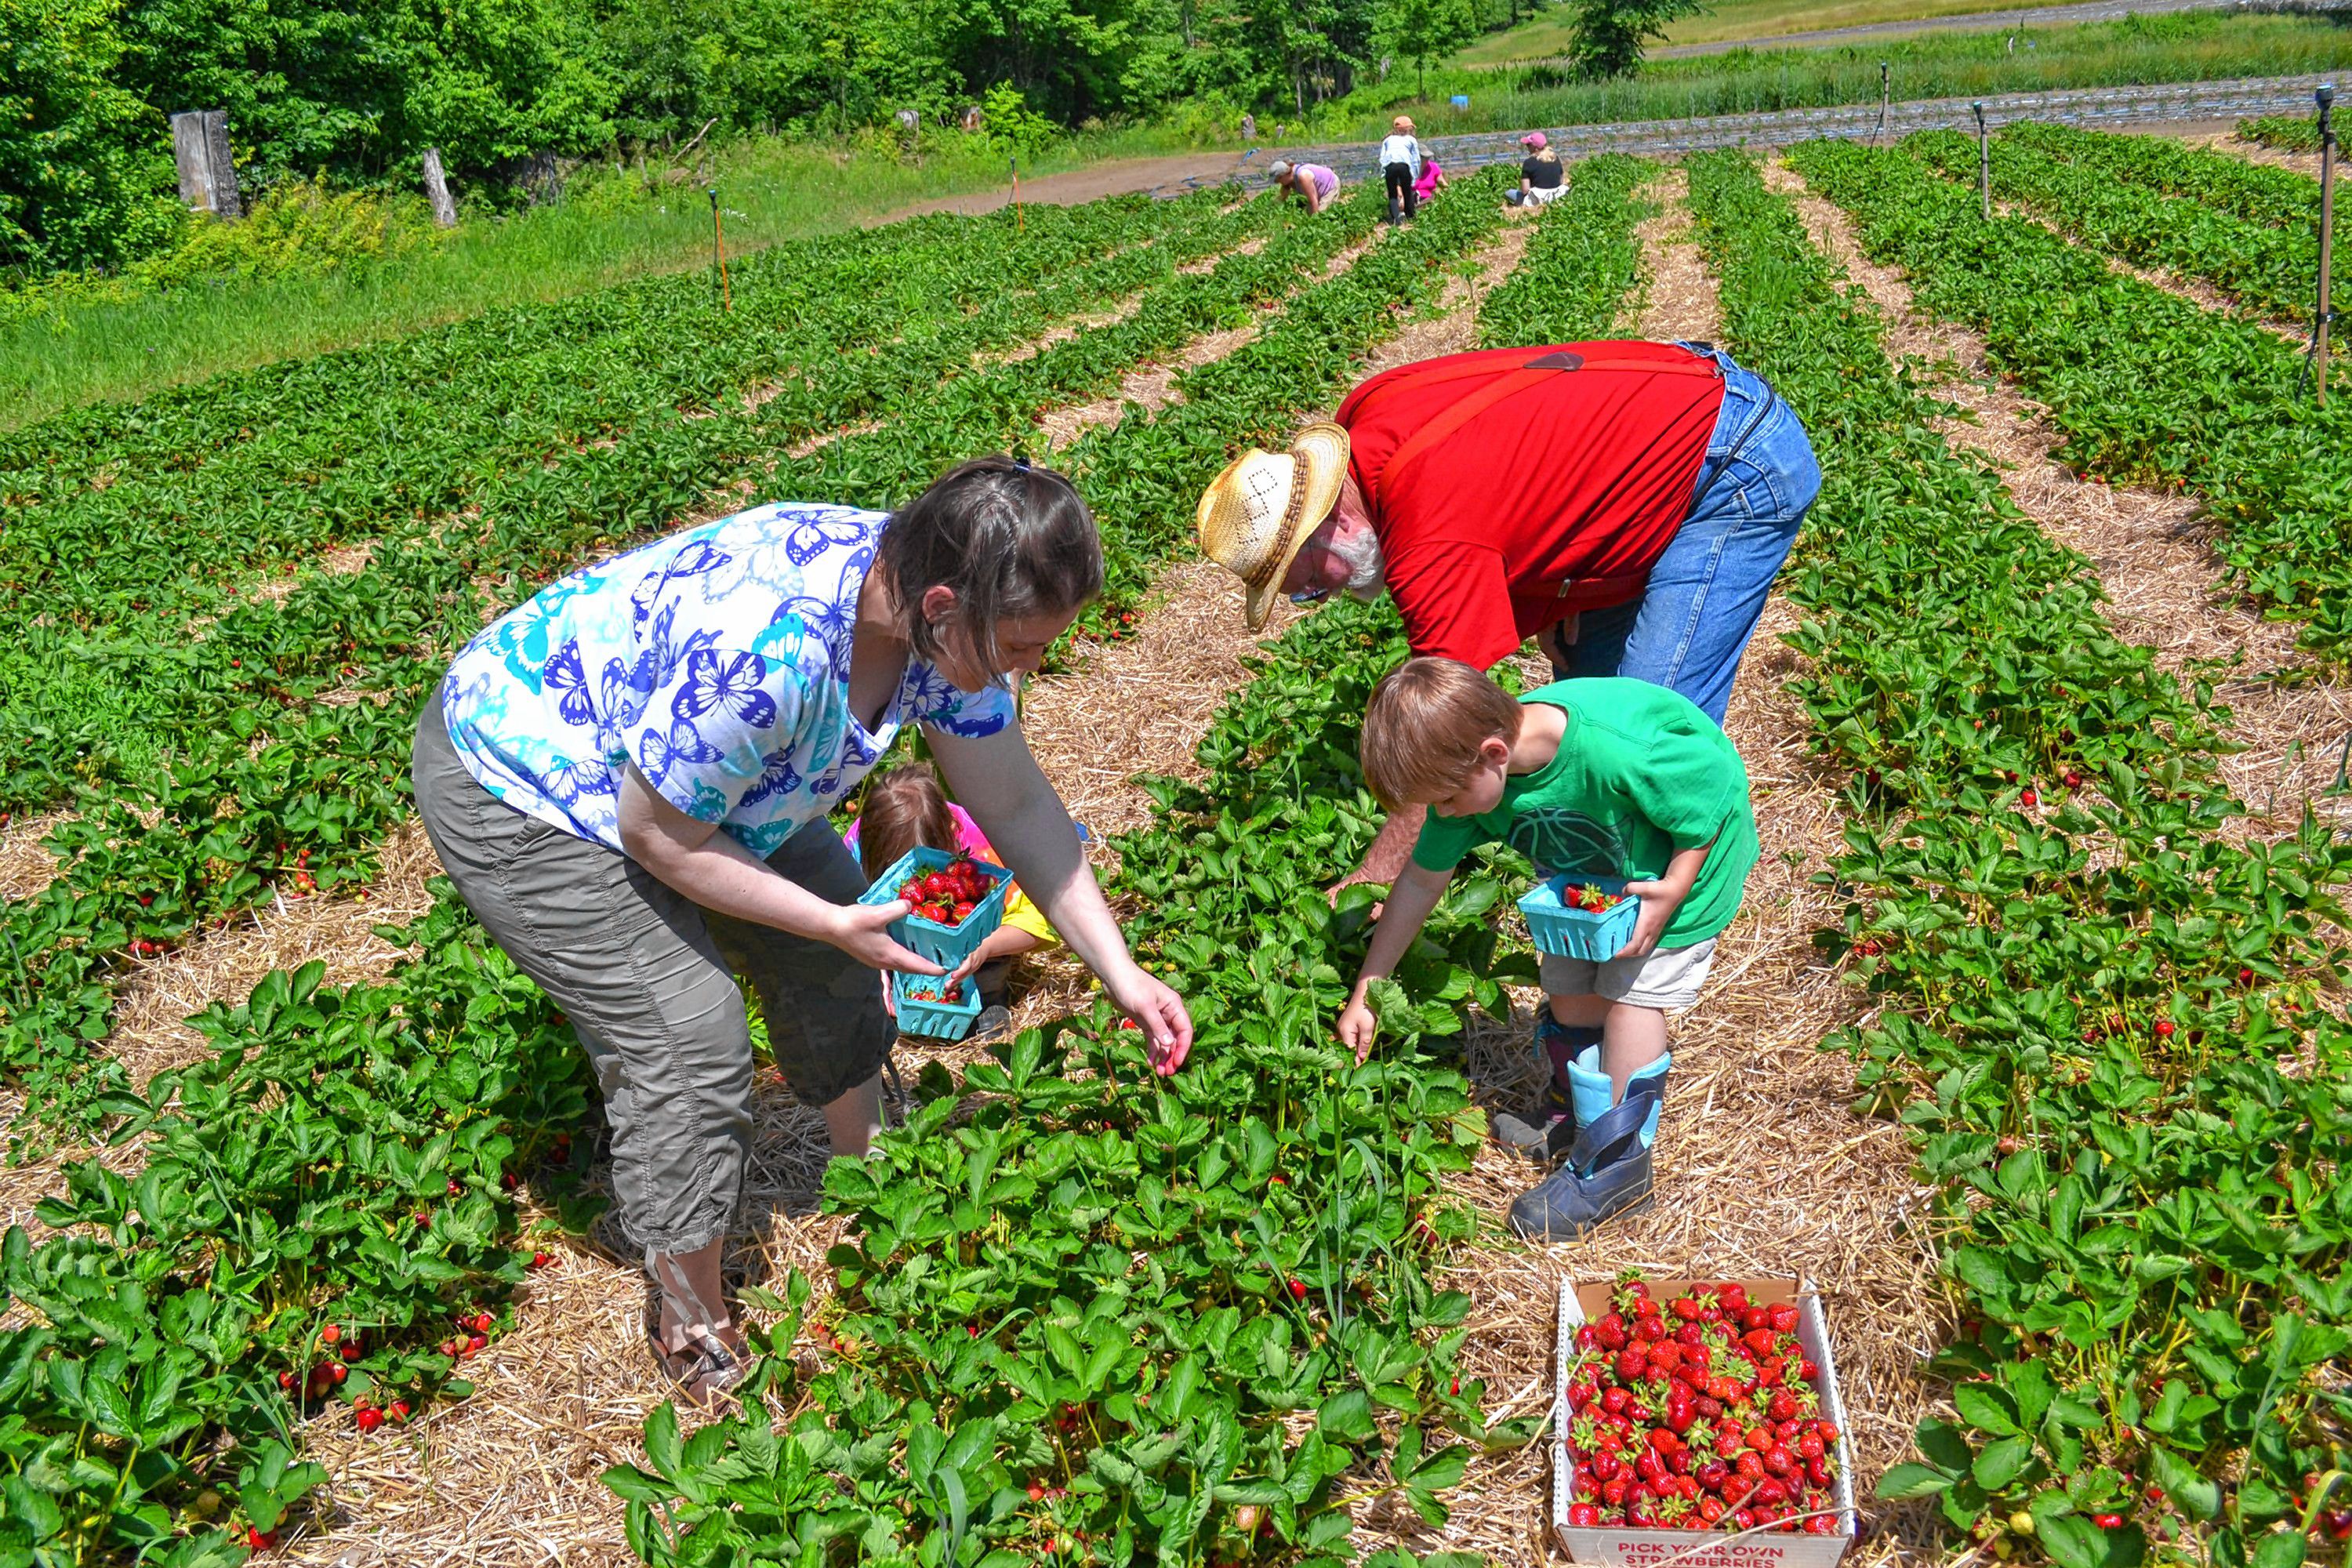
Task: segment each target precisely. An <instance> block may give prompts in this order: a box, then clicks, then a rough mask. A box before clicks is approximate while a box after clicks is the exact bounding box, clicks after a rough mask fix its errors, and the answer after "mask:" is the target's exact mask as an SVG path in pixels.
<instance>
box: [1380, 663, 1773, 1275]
mask: <svg viewBox="0 0 2352 1568" xmlns="http://www.w3.org/2000/svg"><path fill="white" fill-rule="evenodd" d="M1362 756H1363V764H1364V780H1365V783H1366V784H1369V785H1370V787H1371V791H1372V793H1373V795H1377V796H1378V797H1379V798H1380V801H1381V805H1384V806H1386V807H1388V808H1389V809H1390V810H1391V811H1394V810H1397V809H1398V808H1400V807H1402V806H1404V805H1426V806H1428V807H1429V808H1430V816H1429V820H1428V822H1427V824H1426V825H1425V826H1423V828H1422V832H1421V838H1420V840H1419V842H1418V843H1416V844H1415V845H1414V847H1413V852H1412V863H1411V864H1410V865H1408V866H1407V867H1406V868H1405V869H1404V871H1403V872H1402V875H1400V876H1399V877H1398V878H1397V880H1396V885H1395V886H1394V887H1393V888H1392V889H1391V890H1390V893H1389V898H1388V904H1387V907H1386V909H1385V910H1383V911H1382V912H1381V920H1380V923H1379V925H1378V926H1377V927H1375V928H1374V930H1373V931H1372V941H1371V948H1370V952H1367V953H1366V954H1365V956H1364V971H1363V973H1362V974H1361V975H1360V976H1359V977H1358V979H1357V981H1356V988H1355V991H1354V992H1353V994H1350V995H1349V998H1348V1005H1347V1007H1346V1009H1345V1010H1344V1011H1342V1012H1341V1013H1340V1015H1339V1037H1340V1039H1341V1040H1342V1041H1343V1042H1345V1043H1346V1044H1347V1045H1349V1046H1350V1047H1354V1049H1355V1052H1356V1056H1357V1058H1358V1059H1359V1060H1361V1059H1362V1058H1363V1057H1364V1056H1365V1055H1366V1054H1367V1053H1369V1052H1370V1049H1371V1045H1372V1032H1373V1028H1374V1025H1373V1020H1372V1014H1371V1010H1370V1008H1369V1007H1368V1006H1367V1005H1365V1002H1364V995H1365V993H1366V991H1368V990H1369V989H1370V985H1371V983H1372V982H1373V981H1375V980H1378V979H1381V978H1382V977H1383V976H1385V975H1387V974H1388V973H1390V972H1391V970H1393V969H1394V968H1395V967H1396V964H1397V961H1398V960H1399V959H1401V958H1402V957H1403V956H1404V954H1405V951H1406V949H1407V948H1409V947H1410V946H1411V945H1412V939H1413V938H1414V936H1416V935H1417V934H1419V932H1420V931H1421V927H1422V923H1423V921H1426V920H1428V918H1429V914H1430V911H1431V910H1434V909H1435V908H1436V907H1437V900H1438V899H1439V897H1440V896H1441V895H1442V894H1443V893H1444V891H1445V884H1446V882H1447V881H1448V880H1450V879H1452V877H1453V875H1454V867H1456V866H1457V865H1459V864H1461V861H1462V858H1463V857H1464V856H1465V855H1467V854H1468V853H1469V852H1470V851H1471V850H1472V849H1475V848H1476V847H1478V846H1480V845H1482V844H1486V843H1491V842H1494V841H1496V840H1500V841H1502V842H1504V843H1507V844H1508V845H1510V846H1511V847H1513V848H1515V849H1517V850H1518V851H1520V852H1521V853H1522V854H1524V855H1526V856H1527V857H1528V859H1530V860H1532V861H1534V862H1535V864H1536V867H1537V869H1538V872H1539V873H1541V874H1542V875H1545V876H1548V877H1549V876H1554V875H1559V874H1561V873H1566V874H1567V875H1568V876H1569V878H1570V881H1574V880H1575V879H1577V878H1578V877H1580V876H1591V875H1601V876H1609V877H1624V878H1629V879H1631V880H1629V881H1627V882H1626V884H1625V896H1626V897H1628V898H1638V899H1639V900H1641V901H1642V911H1641V915H1640V917H1639V919H1638V920H1637V921H1635V922H1634V926H1633V935H1632V937H1631V938H1629V939H1628V940H1627V942H1626V943H1625V946H1624V949H1623V950H1622V952H1619V953H1618V954H1617V956H1615V957H1614V958H1611V959H1607V960H1604V961H1602V962H1600V963H1593V962H1591V961H1588V960H1584V959H1577V958H1568V957H1564V956H1561V955H1559V954H1556V953H1546V954H1544V955H1543V988H1544V995H1545V997H1546V998H1547V1000H1548V1002H1549V1007H1548V1009H1547V1012H1546V1016H1544V1018H1543V1019H1542V1021H1541V1022H1539V1023H1538V1025H1537V1026H1536V1041H1537V1044H1538V1047H1540V1048H1541V1049H1542V1051H1543V1053H1544V1054H1545V1056H1546V1057H1547V1058H1549V1061H1550V1063H1551V1068H1552V1080H1551V1084H1550V1086H1549V1089H1548V1091H1547V1093H1546V1096H1545V1104H1544V1107H1543V1108H1542V1109H1541V1110H1538V1113H1537V1114H1536V1116H1535V1117H1534V1118H1533V1119H1526V1118H1520V1117H1515V1116H1508V1115H1506V1116H1500V1117H1497V1118H1496V1133H1497V1135H1498V1136H1499V1137H1501V1138H1502V1139H1503V1140H1504V1141H1505V1142H1511V1143H1516V1144H1517V1145H1519V1146H1520V1147H1522V1148H1525V1149H1526V1150H1527V1151H1528V1152H1529V1153H1530V1154H1532V1155H1533V1156H1534V1157H1536V1158H1538V1159H1543V1160H1550V1159H1559V1160H1560V1161H1561V1163H1560V1165H1559V1169H1558V1170H1556V1171H1555V1172H1554V1173H1552V1174H1551V1175H1550V1176H1549V1178H1548V1179H1547V1180H1545V1181H1544V1183H1543V1184H1541V1185H1539V1186H1538V1187H1537V1188H1536V1189H1535V1190H1534V1191H1532V1192H1529V1193H1527V1194H1522V1195H1521V1196H1520V1198H1519V1199H1518V1201H1517V1202H1516V1203H1514V1204H1513V1205H1511V1224H1512V1226H1513V1228H1515V1229H1517V1231H1518V1232H1519V1234H1520V1235H1522V1236H1525V1237H1529V1238H1530V1239H1534V1240H1544V1239H1550V1238H1567V1237H1579V1236H1582V1235H1584V1234H1585V1233H1586V1232H1588V1231H1590V1230H1591V1229H1592V1228H1593V1227H1594V1226H1598V1225H1600V1224H1601V1222H1602V1221H1603V1220H1606V1219H1608V1218H1610V1217H1612V1215H1619V1214H1624V1213H1628V1212H1630V1211H1633V1210H1635V1209H1639V1208H1643V1207H1646V1206H1647V1205H1648V1204H1649V1202H1650V1191H1651V1174H1650V1144H1651V1142H1652V1140H1653V1139H1654V1138H1655V1137H1656V1136H1657V1130H1658V1111H1659V1108H1660V1107H1661V1106H1662V1105H1663V1104H1664V1100H1665V1080H1666V1070H1667V1068H1668V1067H1669V1066H1670V1065H1671V1064H1672V1062H1673V1058H1672V1057H1671V1056H1670V1055H1669V1054H1668V1053H1667V1050H1666V1015H1665V1009H1667V1008H1669V1007H1687V1006H1689V1005H1691V1004H1692V1003H1693V1002H1696V1000H1697V999H1698V993H1699V987H1700V985H1701V984H1704V983H1705V981H1706V972H1707V966H1708V964H1709V963H1710V962H1711V961H1712V960H1713V958H1714V955H1715V938H1716V934H1717V932H1718V931H1722V930H1723V928H1724V927H1726V926H1727V925H1729V924H1730V923H1731V917H1732V916H1733V915H1735V914H1737V913H1738V910H1739V894H1740V889H1741V887H1742V885H1743V884H1745V883H1746V881H1747V879H1748V868H1750V867H1752V866H1754V865H1755V864H1756V856H1757V845H1756V818H1755V816H1754V814H1753V813H1752V812H1751V811H1750V810H1749V807H1748V770H1747V768H1746V767H1745V766H1744V765H1742V763H1740V760H1739V753H1738V752H1737V751H1736V750H1734V749H1733V747H1732V744H1731V742H1730V739H1729V738H1728V737H1727V736H1726V735H1725V734H1724V732H1723V731H1722V730H1720V729H1719V728H1717V725H1716V723H1715V721H1713V720H1711V719H1709V718H1708V717H1707V716H1706V714H1705V713H1703V712H1701V711H1700V710H1699V709H1698V707H1697V705H1696V704H1695V703H1693V702H1692V701H1691V700H1689V699H1688V698H1686V697H1684V696H1682V695H1680V694H1679V693H1677V692H1674V691H1669V690H1668V689H1665V688H1664V687H1663V686H1653V685H1651V684H1650V683H1649V682H1647V681H1644V680H1628V679H1613V678H1612V679H1591V680H1561V681H1555V682H1554V683H1553V684H1551V685H1549V686H1545V687H1540V688H1538V689H1536V690H1534V691H1530V692H1528V694H1527V696H1525V697H1524V698H1521V699H1520V700H1518V701H1516V702H1514V701H1513V700H1511V698H1510V696H1509V694H1508V693H1507V692H1505V691H1504V690H1503V689H1502V688H1500V687H1498V686H1496V684H1495V683H1494V682H1493V681H1491V680H1489V679H1486V677H1485V676H1483V675H1481V674H1479V673H1478V672H1477V671H1476V670H1475V669H1473V668H1470V667H1469V666H1468V665H1466V664H1462V663H1459V662H1457V661H1455V660H1453V659H1448V658H1414V659H1409V660H1407V661H1406V662H1405V663H1403V664H1402V665H1400V666H1399V667H1397V668H1395V669H1394V670H1391V672H1390V673H1389V675H1388V676H1387V678H1386V679H1383V680H1382V681H1381V684H1380V686H1379V687H1378V688H1377V689H1375V690H1374V691H1373V693H1372V700H1371V706H1370V708H1369V709H1368V710H1366V712H1365V714H1364V735H1363V747H1362Z"/></svg>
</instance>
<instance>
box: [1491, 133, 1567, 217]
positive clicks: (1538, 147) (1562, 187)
mask: <svg viewBox="0 0 2352 1568" xmlns="http://www.w3.org/2000/svg"><path fill="white" fill-rule="evenodd" d="M1519 145H1520V146H1522V147H1525V148H1526V149H1528V155H1527V159H1526V161H1525V162H1523V163H1520V164H1519V188H1518V189H1517V190H1516V191H1507V192H1505V193H1504V195H1503V199H1504V200H1505V201H1507V202H1508V203H1510V204H1511V205H1513V206H1515V207H1520V206H1528V207H1538V206H1541V205H1544V204H1545V203H1546V202H1556V201H1558V200H1559V198H1560V197H1562V196H1564V195H1568V169H1567V167H1566V166H1565V165H1564V164H1562V163H1560V161H1559V153H1555V152H1553V151H1552V150H1551V143H1550V142H1549V139H1548V138H1546V137H1545V135H1544V133H1543V132H1540V131H1530V132H1528V133H1527V134H1526V135H1525V136H1522V137H1520V138H1519Z"/></svg>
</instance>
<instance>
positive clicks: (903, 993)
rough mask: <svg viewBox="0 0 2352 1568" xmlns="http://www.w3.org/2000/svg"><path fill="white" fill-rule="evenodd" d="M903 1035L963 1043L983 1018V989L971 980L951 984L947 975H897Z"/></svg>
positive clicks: (895, 983)
mask: <svg viewBox="0 0 2352 1568" xmlns="http://www.w3.org/2000/svg"><path fill="white" fill-rule="evenodd" d="M890 984H892V985H893V986H894V987H896V994H897V997H898V1030H899V1032H900V1033H901V1034H907V1035H924V1036H928V1037H930V1038H932V1039H935V1040H961V1039H962V1038H963V1037H965V1036H966V1035H969V1034H971V1026H972V1025H973V1024H975V1023H977V1022H978V1021H979V1019H980V987H979V985H978V984H974V983H973V982H972V981H971V980H968V979H967V980H959V981H957V982H955V983H954V984H949V983H948V979H947V977H946V976H945V975H943V974H893V975H892V976H890Z"/></svg>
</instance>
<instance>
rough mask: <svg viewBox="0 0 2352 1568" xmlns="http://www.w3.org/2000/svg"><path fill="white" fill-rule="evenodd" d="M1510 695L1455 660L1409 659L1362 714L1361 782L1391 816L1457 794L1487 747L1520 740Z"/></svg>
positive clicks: (1383, 683)
mask: <svg viewBox="0 0 2352 1568" xmlns="http://www.w3.org/2000/svg"><path fill="white" fill-rule="evenodd" d="M1519 719H1520V710H1519V705H1518V703H1517V701H1515V700H1513V699H1512V697H1511V694H1510V693H1509V692H1507V691H1505V690H1504V689H1502V688H1501V687H1499V686H1497V685H1496V684H1495V683H1494V682H1493V681H1491V680H1489V679H1486V677H1485V676H1483V675H1481V674H1479V673H1478V672H1477V671H1476V670H1475V669H1473V668H1470V667H1469V666H1468V665H1466V664H1464V663H1463V662H1462V661H1461V660H1460V659H1456V658H1409V659H1407V660H1405V661H1404V662H1403V663H1402V664H1401V665H1398V666H1397V667H1396V668H1394V669H1392V670H1390V671H1389V672H1388V674H1386V675H1385V676H1383V677H1381V683H1380V684H1379V685H1378V686H1376V687H1374V688H1372V700H1371V705H1370V707H1368V708H1366V709H1365V710H1364V736H1363V741H1362V742H1361V743H1360V746H1359V748H1358V755H1359V756H1360V758H1361V759H1362V761H1363V764H1364V783H1365V784H1367V785H1369V786H1370V789H1371V792H1372V795H1373V796H1374V797H1375V798H1377V799H1378V800H1379V801H1380V803H1381V805H1383V806H1386V807H1387V808H1388V809H1389V810H1391V811H1395V810H1396V809H1398V808H1399V807H1400V806H1403V805H1409V804H1412V803H1414V802H1422V803H1427V802H1429V801H1433V800H1442V799H1444V797H1445V796H1447V795H1452V794H1453V793H1454V791H1455V790H1458V789H1460V788H1461V787H1462V785H1463V783H1464V781H1465V780H1467V779H1468V778H1469V776H1470V773H1471V770H1472V769H1474V768H1475V767H1476V766H1477V765H1478V750H1479V748H1480V747H1482V746H1484V745H1485V744H1486V742H1489V741H1500V742H1503V743H1504V744H1505V745H1510V744H1512V743H1513V742H1516V741H1517V740H1518V738H1519Z"/></svg>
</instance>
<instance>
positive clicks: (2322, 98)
mask: <svg viewBox="0 0 2352 1568" xmlns="http://www.w3.org/2000/svg"><path fill="white" fill-rule="evenodd" d="M2315 97H2317V99H2318V100H2319V310H2318V312H2317V316H2316V320H2315V325H2316V327H2317V329H2318V330H2317V331H2316V333H2315V335H2314V336H2313V338H2312V340H2311V354H2312V384H2313V386H2314V388H2315V390H2316V392H2317V395H2318V399H2319V406H2320V407H2322V408H2325V407H2326V406H2327V318H2328V316H2329V314H2330V312H2329V310H2328V308H2327V293H2328V283H2329V282H2330V279H2329V278H2328V270H2329V268H2331V267H2333V266H2334V265H2335V262H2334V254H2333V253H2334V250H2335V236H2334V233H2333V232H2332V231H2333V230H2334V229H2335V227H2336V126H2335V122H2334V121H2332V120H2330V119H2329V117H2328V111H2329V110H2330V109H2331V108H2332V107H2333V105H2334V104H2335V102H2336V84H2335V83H2334V82H2322V83H2320V85H2319V90H2318V92H2317V93H2316V94H2315Z"/></svg>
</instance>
